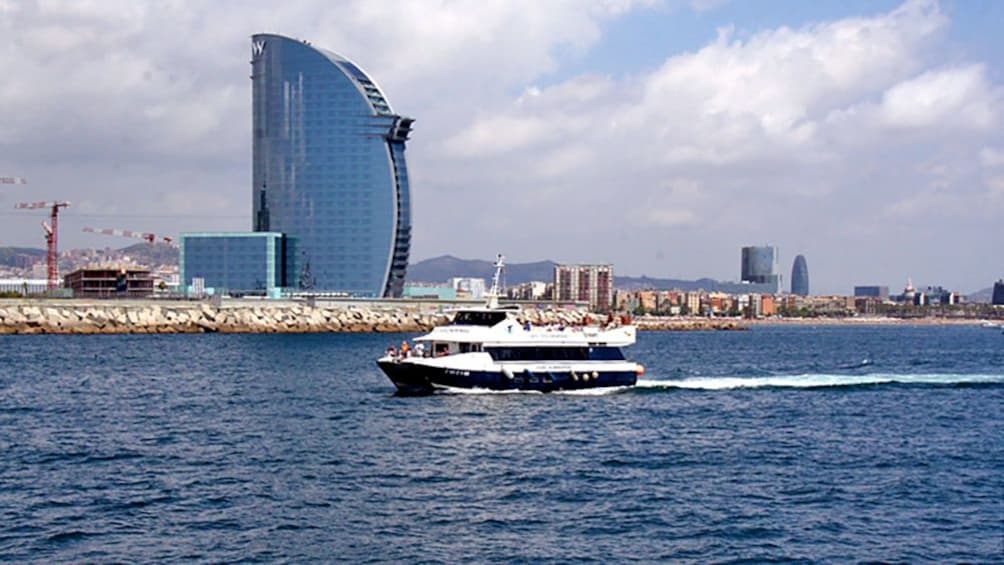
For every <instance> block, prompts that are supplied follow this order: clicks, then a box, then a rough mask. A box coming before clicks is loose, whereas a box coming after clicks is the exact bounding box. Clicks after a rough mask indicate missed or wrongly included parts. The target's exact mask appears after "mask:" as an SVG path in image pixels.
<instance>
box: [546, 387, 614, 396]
mask: <svg viewBox="0 0 1004 565" xmlns="http://www.w3.org/2000/svg"><path fill="white" fill-rule="evenodd" d="M627 390H631V387H629V386H604V387H596V388H580V389H578V390H556V391H554V392H553V393H551V394H562V395H567V396H606V395H608V394H619V393H621V392H624V391H627Z"/></svg>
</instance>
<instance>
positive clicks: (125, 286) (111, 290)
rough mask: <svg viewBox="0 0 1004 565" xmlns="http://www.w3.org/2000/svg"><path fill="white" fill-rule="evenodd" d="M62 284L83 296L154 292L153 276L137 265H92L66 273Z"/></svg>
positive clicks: (120, 295)
mask: <svg viewBox="0 0 1004 565" xmlns="http://www.w3.org/2000/svg"><path fill="white" fill-rule="evenodd" d="M63 287H64V288H69V289H71V290H72V291H73V296H75V297H80V298H144V297H147V296H150V295H152V294H153V277H152V276H150V271H149V270H148V269H145V268H143V267H137V266H135V265H127V266H122V265H103V266H92V267H85V268H82V269H77V270H75V271H73V272H71V273H69V274H68V275H66V276H65V277H63Z"/></svg>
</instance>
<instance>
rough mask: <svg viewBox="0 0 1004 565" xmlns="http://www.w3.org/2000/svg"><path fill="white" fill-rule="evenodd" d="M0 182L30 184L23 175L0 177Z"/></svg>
mask: <svg viewBox="0 0 1004 565" xmlns="http://www.w3.org/2000/svg"><path fill="white" fill-rule="evenodd" d="M0 184H28V181H27V180H25V179H24V178H22V177H0Z"/></svg>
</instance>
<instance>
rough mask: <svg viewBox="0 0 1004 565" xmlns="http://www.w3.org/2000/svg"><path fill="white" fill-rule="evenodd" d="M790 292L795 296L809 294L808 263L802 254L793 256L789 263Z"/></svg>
mask: <svg viewBox="0 0 1004 565" xmlns="http://www.w3.org/2000/svg"><path fill="white" fill-rule="evenodd" d="M791 293H792V294H794V295H797V296H809V265H808V264H807V263H806V262H805V256H804V255H798V256H796V257H795V262H794V263H792V265H791Z"/></svg>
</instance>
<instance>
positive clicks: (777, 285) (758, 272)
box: [742, 245, 781, 292]
mask: <svg viewBox="0 0 1004 565" xmlns="http://www.w3.org/2000/svg"><path fill="white" fill-rule="evenodd" d="M777 271H778V269H777V248H776V247H774V246H772V245H765V246H762V247H743V258H742V280H743V282H749V283H755V284H764V285H768V286H769V288H770V289H771V292H778V291H779V290H780V289H781V276H780V275H778V274H777Z"/></svg>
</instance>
